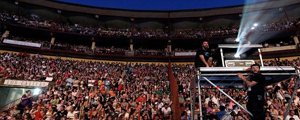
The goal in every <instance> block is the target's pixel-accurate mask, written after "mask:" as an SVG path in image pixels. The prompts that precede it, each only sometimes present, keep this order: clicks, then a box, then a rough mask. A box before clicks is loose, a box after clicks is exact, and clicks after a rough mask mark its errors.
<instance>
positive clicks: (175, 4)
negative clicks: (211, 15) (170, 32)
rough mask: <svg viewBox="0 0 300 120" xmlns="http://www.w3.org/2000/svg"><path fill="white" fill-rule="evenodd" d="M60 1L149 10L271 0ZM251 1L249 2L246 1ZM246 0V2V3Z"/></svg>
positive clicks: (169, 9)
mask: <svg viewBox="0 0 300 120" xmlns="http://www.w3.org/2000/svg"><path fill="white" fill-rule="evenodd" d="M55 1H58V2H62V3H68V4H76V5H83V6H89V7H98V8H109V9H123V10H143V11H144V10H150V11H177V10H194V9H212V8H223V7H232V6H241V5H244V4H253V3H258V2H266V1H271V0H55ZM248 1H251V2H248ZM246 2H247V3H246Z"/></svg>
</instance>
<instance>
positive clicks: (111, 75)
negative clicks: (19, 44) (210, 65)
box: [0, 53, 300, 120]
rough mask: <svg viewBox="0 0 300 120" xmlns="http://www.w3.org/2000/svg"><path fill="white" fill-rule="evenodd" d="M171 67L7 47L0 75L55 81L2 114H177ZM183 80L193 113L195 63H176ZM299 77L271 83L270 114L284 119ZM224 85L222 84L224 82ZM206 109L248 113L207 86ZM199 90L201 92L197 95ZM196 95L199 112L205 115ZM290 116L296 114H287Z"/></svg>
mask: <svg viewBox="0 0 300 120" xmlns="http://www.w3.org/2000/svg"><path fill="white" fill-rule="evenodd" d="M274 61H277V62H270V61H265V62H264V63H265V65H275V64H277V65H290V64H293V65H299V63H300V58H297V59H294V60H282V61H281V60H274ZM167 71H168V67H167V65H165V64H141V63H129V62H128V63H123V62H97V61H93V62H92V61H78V60H64V59H60V58H48V57H44V56H42V55H30V54H24V53H1V54H0V76H1V77H2V78H3V79H19V80H34V81H44V80H45V78H47V77H53V81H54V82H55V84H54V85H53V86H49V87H48V88H45V89H44V90H43V91H42V92H41V93H40V94H39V95H37V96H33V95H32V93H31V92H30V91H27V92H26V94H24V95H23V96H22V98H21V99H22V100H21V102H20V103H19V104H17V105H15V106H14V107H12V108H10V109H9V110H6V111H4V112H1V114H0V119H11V120H13V119H24V120H31V119H35V120H41V119H46V120H52V119H72V120H79V119H97V120H98V119H105V120H106V119H107V120H110V119H122V120H123V119H125V120H127V119H128V120H129V119H133V120H135V119H143V120H150V119H154V120H160V119H171V118H172V116H171V113H172V111H173V110H172V109H171V105H172V102H171V100H170V95H171V94H170V88H169V80H168V78H167ZM173 72H174V75H175V78H176V80H177V82H178V92H179V103H180V107H181V111H182V112H181V119H182V120H189V119H191V117H192V116H191V96H190V82H191V80H192V79H195V70H194V65H193V64H185V65H180V64H178V65H176V64H174V65H173ZM294 85H295V79H292V80H287V81H283V82H280V83H276V84H273V85H270V86H267V87H266V104H265V109H266V116H267V117H266V119H267V120H275V119H276V120H277V119H281V120H283V115H284V112H285V110H286V105H287V102H288V100H289V98H291V93H292V91H293V87H294ZM220 87H222V86H220ZM224 91H225V92H226V93H228V94H229V95H230V96H232V97H233V98H234V99H235V100H237V101H238V102H239V103H241V104H242V105H243V106H245V105H246V102H247V100H246V90H244V89H240V88H234V87H232V88H228V87H227V88H224ZM201 93H202V94H201V98H202V101H201V102H202V110H203V117H205V118H206V119H248V118H249V116H248V114H247V113H246V112H245V111H243V110H241V109H240V108H238V107H237V106H236V105H235V104H234V103H233V102H232V101H231V100H230V99H229V98H227V97H226V96H224V95H222V94H221V93H220V92H219V91H218V90H216V89H214V88H211V87H207V88H204V89H202V92H201ZM196 96H198V95H196ZM299 97H300V93H299V91H298V93H297V95H296V96H295V97H294V99H293V102H292V106H291V112H290V113H289V116H288V117H290V116H292V115H293V116H294V118H295V119H296V117H299V115H300V114H299V112H300V111H299V108H300V101H299ZM197 100H199V98H198V97H196V106H195V113H196V114H195V115H196V116H195V117H196V118H197V117H199V110H200V108H199V104H198V102H197ZM287 120H290V119H287Z"/></svg>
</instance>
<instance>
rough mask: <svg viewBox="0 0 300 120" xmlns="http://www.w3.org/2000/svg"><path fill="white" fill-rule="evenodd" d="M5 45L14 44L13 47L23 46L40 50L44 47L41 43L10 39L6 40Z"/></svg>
mask: <svg viewBox="0 0 300 120" xmlns="http://www.w3.org/2000/svg"><path fill="white" fill-rule="evenodd" d="M3 43H6V44H13V45H21V46H29V47H38V48H40V47H41V46H42V44H40V43H33V42H26V41H18V40H10V39H4V40H3Z"/></svg>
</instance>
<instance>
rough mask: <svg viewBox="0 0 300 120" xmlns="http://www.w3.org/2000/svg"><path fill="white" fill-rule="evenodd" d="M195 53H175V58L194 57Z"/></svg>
mask: <svg viewBox="0 0 300 120" xmlns="http://www.w3.org/2000/svg"><path fill="white" fill-rule="evenodd" d="M195 55H196V52H175V56H195Z"/></svg>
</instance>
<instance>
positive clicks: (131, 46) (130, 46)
mask: <svg viewBox="0 0 300 120" xmlns="http://www.w3.org/2000/svg"><path fill="white" fill-rule="evenodd" d="M129 50H130V51H133V50H134V49H133V40H132V39H130V41H129Z"/></svg>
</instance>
